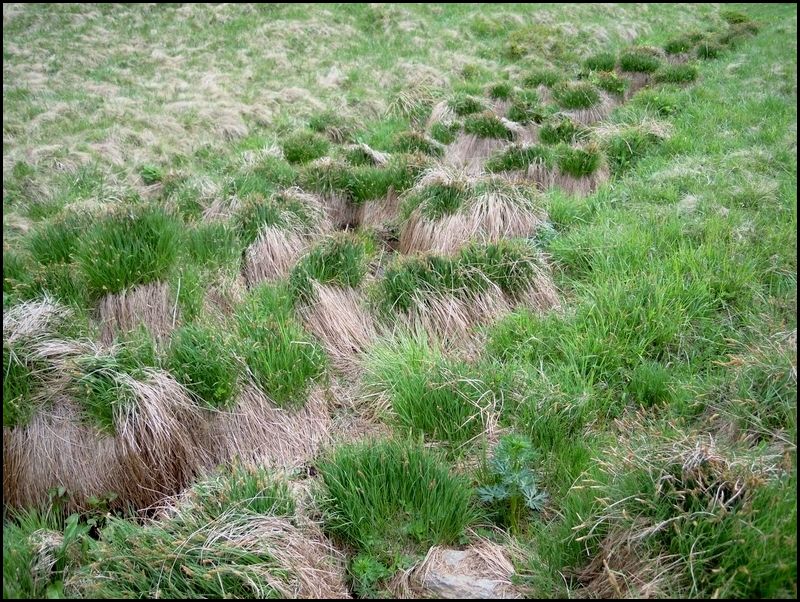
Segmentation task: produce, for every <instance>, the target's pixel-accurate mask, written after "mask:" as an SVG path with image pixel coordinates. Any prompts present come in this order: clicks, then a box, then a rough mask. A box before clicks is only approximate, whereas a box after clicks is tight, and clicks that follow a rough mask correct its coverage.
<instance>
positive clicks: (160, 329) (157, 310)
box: [99, 282, 179, 344]
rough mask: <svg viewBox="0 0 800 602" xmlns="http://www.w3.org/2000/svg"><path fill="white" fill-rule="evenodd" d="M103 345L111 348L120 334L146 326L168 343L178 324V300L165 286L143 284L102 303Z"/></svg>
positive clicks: (102, 300) (159, 338) (163, 284)
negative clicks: (109, 345) (167, 340)
mask: <svg viewBox="0 0 800 602" xmlns="http://www.w3.org/2000/svg"><path fill="white" fill-rule="evenodd" d="M99 313H100V323H101V332H100V341H101V342H102V343H104V344H110V343H111V342H112V341H113V340H114V339H115V337H116V336H117V335H118V334H123V333H126V332H131V331H132V330H135V329H136V328H137V327H139V326H144V327H145V328H147V330H149V331H150V334H152V335H153V337H155V338H156V339H158V340H161V341H163V340H165V339H166V338H168V337H169V334H170V333H171V332H172V330H173V329H174V328H175V326H176V324H177V322H178V318H179V316H178V304H177V298H174V297H173V296H172V294H171V292H170V287H169V285H168V284H167V283H165V282H151V283H149V284H142V285H138V286H135V287H133V288H131V289H128V290H125V291H122V292H120V293H109V294H107V295H106V296H105V297H103V298H102V299H101V300H100V306H99Z"/></svg>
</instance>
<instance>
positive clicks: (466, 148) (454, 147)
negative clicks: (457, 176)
mask: <svg viewBox="0 0 800 602" xmlns="http://www.w3.org/2000/svg"><path fill="white" fill-rule="evenodd" d="M507 144H508V142H507V141H505V140H499V139H497V138H483V137H481V136H476V135H475V134H465V133H464V132H461V133H460V134H458V136H457V137H456V139H455V141H454V142H453V143H452V144H449V145H447V148H446V149H445V153H444V163H445V164H446V165H449V166H451V167H454V168H456V169H462V170H464V172H465V173H466V174H468V175H479V174H481V173H482V172H483V164H484V162H485V161H486V159H488V158H489V157H490V156H491V155H492V153H494V152H495V151H498V150H500V149H501V148H503V147H505V146H506V145H507Z"/></svg>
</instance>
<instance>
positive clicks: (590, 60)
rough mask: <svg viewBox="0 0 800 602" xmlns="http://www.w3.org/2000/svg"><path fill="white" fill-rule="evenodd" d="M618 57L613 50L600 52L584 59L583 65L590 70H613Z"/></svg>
mask: <svg viewBox="0 0 800 602" xmlns="http://www.w3.org/2000/svg"><path fill="white" fill-rule="evenodd" d="M616 64H617V57H616V56H615V55H614V53H612V52H598V53H597V54H593V55H592V56H589V57H586V58H585V59H584V60H583V67H584V69H587V70H589V71H613V70H614V67H615V66H616Z"/></svg>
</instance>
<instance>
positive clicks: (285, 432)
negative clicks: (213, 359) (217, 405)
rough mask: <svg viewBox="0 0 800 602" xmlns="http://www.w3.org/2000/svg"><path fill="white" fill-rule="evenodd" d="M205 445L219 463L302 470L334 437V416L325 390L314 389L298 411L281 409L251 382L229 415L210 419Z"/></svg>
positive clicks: (220, 415) (211, 416) (223, 413)
mask: <svg viewBox="0 0 800 602" xmlns="http://www.w3.org/2000/svg"><path fill="white" fill-rule="evenodd" d="M208 421H209V423H208V429H207V431H206V433H205V435H204V437H205V445H206V447H207V448H208V450H209V452H210V454H211V456H212V457H213V458H214V459H215V462H224V461H227V460H230V459H234V458H239V459H241V460H242V461H245V462H257V463H261V464H264V465H266V466H273V467H280V468H285V467H298V466H301V465H302V464H303V463H304V462H307V461H308V460H310V459H311V458H313V457H314V456H315V454H316V453H317V451H318V450H319V448H320V446H321V445H322V444H323V443H325V442H326V441H327V440H328V438H329V431H330V414H329V411H328V402H327V399H326V398H325V395H324V393H323V391H322V390H321V389H319V388H316V389H313V390H312V391H311V392H310V393H309V396H308V400H307V401H306V403H305V405H304V406H303V407H302V408H301V409H299V410H285V409H281V408H279V407H277V406H276V405H275V404H273V403H272V402H271V401H270V400H269V399H268V398H267V397H266V395H264V393H263V392H261V390H260V389H258V388H257V387H256V386H255V385H254V384H252V383H246V384H245V385H244V386H243V387H242V389H241V392H240V394H239V397H238V399H237V402H236V405H235V406H234V407H233V409H232V410H230V411H220V412H214V413H213V414H212V415H210V416H209V418H208Z"/></svg>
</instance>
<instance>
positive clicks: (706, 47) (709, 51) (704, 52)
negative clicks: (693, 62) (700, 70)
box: [697, 40, 724, 59]
mask: <svg viewBox="0 0 800 602" xmlns="http://www.w3.org/2000/svg"><path fill="white" fill-rule="evenodd" d="M723 50H724V47H723V46H722V44H720V43H719V42H715V41H713V40H702V41H701V42H700V43H699V44H698V45H697V58H700V59H715V58H718V57H719V55H720V54H722V52H723Z"/></svg>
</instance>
